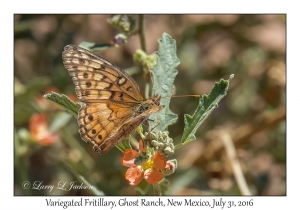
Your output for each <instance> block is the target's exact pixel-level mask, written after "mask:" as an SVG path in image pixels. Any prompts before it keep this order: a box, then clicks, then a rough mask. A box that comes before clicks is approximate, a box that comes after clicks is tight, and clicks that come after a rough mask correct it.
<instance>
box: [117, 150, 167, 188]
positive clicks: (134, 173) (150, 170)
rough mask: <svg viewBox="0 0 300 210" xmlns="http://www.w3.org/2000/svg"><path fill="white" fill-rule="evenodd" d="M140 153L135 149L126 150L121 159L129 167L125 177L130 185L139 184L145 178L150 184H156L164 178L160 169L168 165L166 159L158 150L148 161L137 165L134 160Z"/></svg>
mask: <svg viewBox="0 0 300 210" xmlns="http://www.w3.org/2000/svg"><path fill="white" fill-rule="evenodd" d="M138 156H139V153H138V152H137V151H135V150H133V149H127V150H125V151H124V155H123V157H122V158H121V159H120V160H121V164H122V165H123V166H126V167H129V169H128V170H127V172H126V174H125V178H126V179H127V180H128V181H129V184H130V185H133V186H135V185H138V184H139V183H140V182H141V181H142V179H143V178H144V179H145V180H146V181H147V182H148V183H149V184H154V183H157V182H159V181H160V180H162V178H163V174H162V172H161V171H160V170H164V169H165V167H166V159H165V158H164V157H163V156H162V155H160V154H159V153H158V152H156V153H155V154H154V155H153V156H152V157H150V158H149V159H148V160H147V161H146V162H144V163H142V164H140V165H135V164H134V160H135V158H136V157H138Z"/></svg>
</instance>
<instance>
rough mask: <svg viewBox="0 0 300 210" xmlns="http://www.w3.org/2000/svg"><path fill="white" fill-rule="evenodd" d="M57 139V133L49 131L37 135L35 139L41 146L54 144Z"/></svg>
mask: <svg viewBox="0 0 300 210" xmlns="http://www.w3.org/2000/svg"><path fill="white" fill-rule="evenodd" d="M56 139H57V135H56V134H53V133H49V132H45V133H44V134H43V135H39V136H38V138H37V140H38V143H39V144H41V145H43V146H49V145H52V144H54V142H55V141H56Z"/></svg>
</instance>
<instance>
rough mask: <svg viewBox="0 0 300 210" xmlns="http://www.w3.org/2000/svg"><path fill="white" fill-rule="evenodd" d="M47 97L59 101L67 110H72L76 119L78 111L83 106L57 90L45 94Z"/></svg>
mask: <svg viewBox="0 0 300 210" xmlns="http://www.w3.org/2000/svg"><path fill="white" fill-rule="evenodd" d="M44 97H45V98H47V99H49V100H51V101H53V102H55V103H57V104H58V105H60V106H61V107H63V108H64V109H65V110H67V111H68V112H70V113H71V114H72V115H73V116H74V117H75V118H76V119H77V117H78V111H79V109H80V107H81V105H80V104H79V103H74V102H73V101H72V100H71V99H69V98H68V97H67V96H66V95H64V94H62V95H60V94H58V93H55V92H52V93H48V94H46V95H44Z"/></svg>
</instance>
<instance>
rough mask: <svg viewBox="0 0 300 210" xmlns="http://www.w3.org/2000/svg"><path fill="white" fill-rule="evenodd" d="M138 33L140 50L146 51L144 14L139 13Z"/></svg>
mask: <svg viewBox="0 0 300 210" xmlns="http://www.w3.org/2000/svg"><path fill="white" fill-rule="evenodd" d="M139 34H140V40H141V47H142V50H143V51H144V52H145V53H147V49H146V38H145V22H144V15H139Z"/></svg>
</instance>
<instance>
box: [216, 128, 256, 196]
mask: <svg viewBox="0 0 300 210" xmlns="http://www.w3.org/2000/svg"><path fill="white" fill-rule="evenodd" d="M219 134H220V137H221V139H222V142H223V143H224V147H225V150H226V153H227V155H228V158H229V161H230V163H231V166H232V170H233V174H234V177H235V180H236V182H237V185H238V187H239V189H240V191H241V193H242V195H251V192H250V190H249V187H248V185H247V182H246V180H245V177H244V174H243V172H242V169H241V166H240V163H239V161H238V159H237V156H236V151H235V148H234V145H233V142H232V139H231V136H230V135H229V134H228V132H226V131H224V130H220V131H219Z"/></svg>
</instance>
